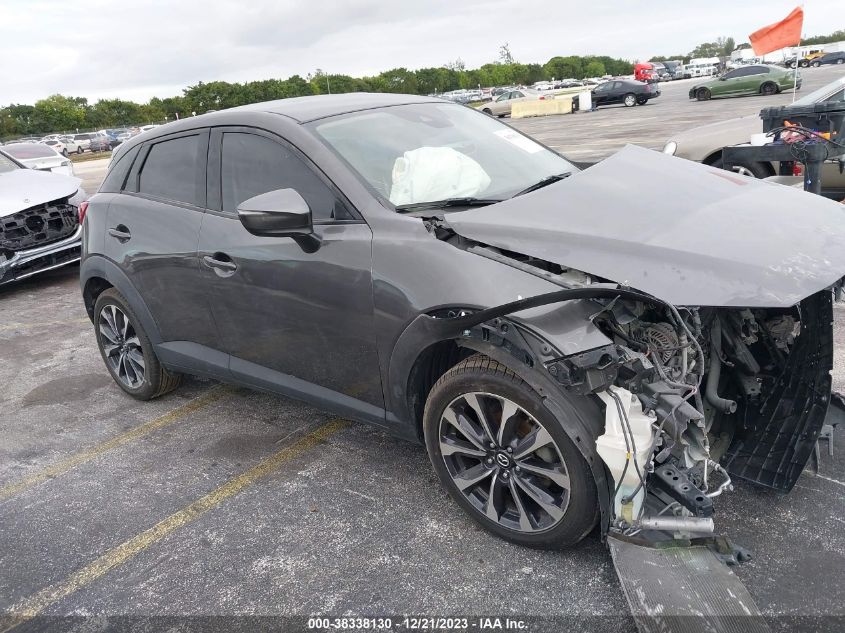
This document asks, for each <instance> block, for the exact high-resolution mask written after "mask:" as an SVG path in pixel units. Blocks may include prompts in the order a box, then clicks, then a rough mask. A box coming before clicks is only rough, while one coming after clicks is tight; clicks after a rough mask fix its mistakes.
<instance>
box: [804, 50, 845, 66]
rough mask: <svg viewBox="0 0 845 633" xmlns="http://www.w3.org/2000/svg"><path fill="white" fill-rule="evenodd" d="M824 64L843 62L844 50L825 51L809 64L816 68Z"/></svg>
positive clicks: (844, 61) (844, 57)
mask: <svg viewBox="0 0 845 633" xmlns="http://www.w3.org/2000/svg"><path fill="white" fill-rule="evenodd" d="M826 64H845V51H839V52H837V53H827V54H825V55H822V56H821V57H819V58H817V59H814V60H813V61H812V62H810V66H812V67H813V68H818V67H819V66H824V65H826Z"/></svg>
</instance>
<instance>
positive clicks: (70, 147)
mask: <svg viewBox="0 0 845 633" xmlns="http://www.w3.org/2000/svg"><path fill="white" fill-rule="evenodd" d="M41 142H42V143H43V144H44V145H47V146H48V147H52V148H53V149H54V150H56V151H57V152H58V153H59V154H61V155H62V156H67V155H68V154H70V153H72V152H76V153H77V154H81V153H82V150H81V149H79V145H77V144H76V143H75V142H74V141H73V139H70V140H66V141H63V140H61V139H58V138H53V139H49V140H46V141H41Z"/></svg>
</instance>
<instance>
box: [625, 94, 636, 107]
mask: <svg viewBox="0 0 845 633" xmlns="http://www.w3.org/2000/svg"><path fill="white" fill-rule="evenodd" d="M622 103H624V104H625V107H626V108H633V107H634V106H635V105H637V96H636V95H635V94H634V93H632V92H629V93H628V94H626V95H625V98H624V99H622Z"/></svg>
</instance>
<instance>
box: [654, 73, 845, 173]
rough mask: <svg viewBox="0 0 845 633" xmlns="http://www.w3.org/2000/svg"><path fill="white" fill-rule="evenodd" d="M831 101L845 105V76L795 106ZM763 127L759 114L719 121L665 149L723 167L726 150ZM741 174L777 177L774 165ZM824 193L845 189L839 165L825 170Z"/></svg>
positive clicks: (761, 165)
mask: <svg viewBox="0 0 845 633" xmlns="http://www.w3.org/2000/svg"><path fill="white" fill-rule="evenodd" d="M827 101H845V76H842V77H840V78H839V79H836V80H834V81H832V82H830V83H829V84H827V85H825V86H823V87H821V88H819V89H818V90H814V91H813V92H810V93H808V94H806V95H804V96H803V97H801V98H800V99H798V100H797V101H796V102H795V105H812V104H814V103H823V102H827ZM762 131H763V124H762V122H761V121H760V116H759V115H758V114H752V115H749V116H744V117H739V118H736V119H729V120H727V121H719V122H717V123H711V124H709V125H703V126H701V127H696V128H693V129H691V130H687V131H685V132H681V133H680V134H676V135H674V136H672V138H671V139H669V140H668V141H667V142H666V144H665V145H664V147H663V152H664V153H665V154H671V155H673V156H678V157H679V158H686V159H688V160H694V161H697V162H700V163H705V164H707V165H713V166H715V167H721V166H722V148H724V147H727V146H729V145H739V144H741V143H748V142H749V140H750V138H751V135H752V134H760V133H762ZM737 171H740V172H741V173H744V174H746V175H750V176H755V177H756V178H766V177H768V176H774V175H775V174H776V173H777V165H776V164H774V163H751V164H747V165H743V166H741V167H740V168H739V169H738V170H737ZM822 188H823V189H831V188H832V189H840V188H841V189H845V175H843V174H841V173H840V172H839V163H838V162H834V161H831V162H828V163H825V164H824V166H823V167H822Z"/></svg>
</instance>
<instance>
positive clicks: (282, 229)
mask: <svg viewBox="0 0 845 633" xmlns="http://www.w3.org/2000/svg"><path fill="white" fill-rule="evenodd" d="M238 218H239V219H240V221H241V224H243V225H244V228H245V229H246V230H247V231H249V232H250V233H252V234H253V235H259V236H261V237H290V238H293V239H294V240H295V241H296V243H297V244H299V245H300V247H302V249H303V250H304V251H307V252H313V251H315V250H317V249H318V248H319V246H320V240H319V238H318V237H316V236H315V235H314V226H313V223H312V220H311V209H310V208H309V207H308V203H307V202H305V200H304V199H303V198H302V196H301V195H299V193H298V192H297V191H296V190H294V189H276V190H274V191H268V192H267V193H262V194H260V195H257V196H254V197H252V198H249V199H248V200H244V201H243V202H241V203H240V204H239V205H238Z"/></svg>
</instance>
